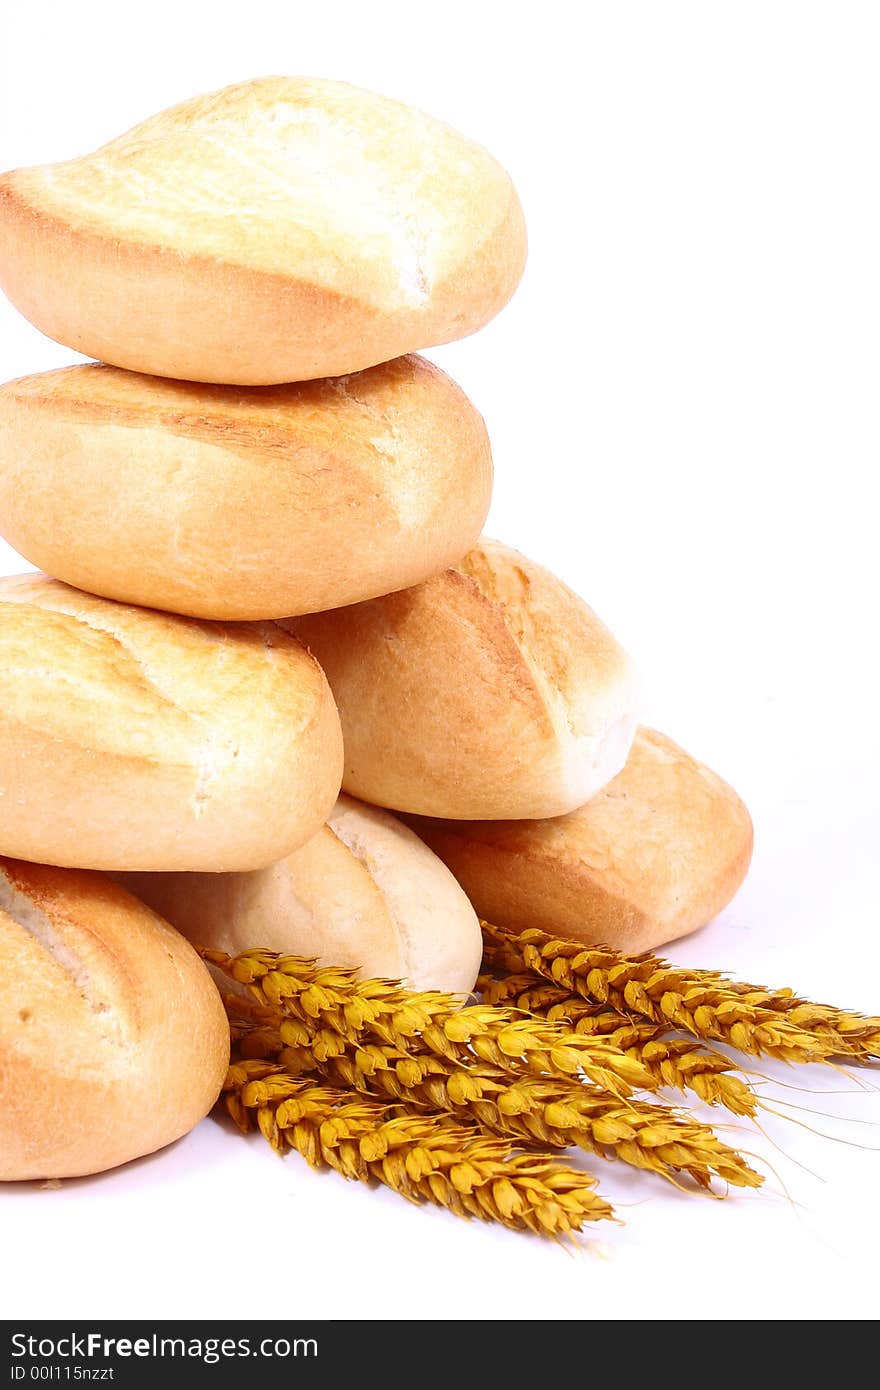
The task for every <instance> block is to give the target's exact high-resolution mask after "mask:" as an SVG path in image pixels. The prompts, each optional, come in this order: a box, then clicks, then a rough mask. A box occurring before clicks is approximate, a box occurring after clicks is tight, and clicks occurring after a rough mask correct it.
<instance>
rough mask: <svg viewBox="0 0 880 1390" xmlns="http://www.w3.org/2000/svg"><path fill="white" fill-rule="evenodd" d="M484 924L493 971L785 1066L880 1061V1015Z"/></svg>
mask: <svg viewBox="0 0 880 1390" xmlns="http://www.w3.org/2000/svg"><path fill="white" fill-rule="evenodd" d="M482 926H483V940H484V947H485V953H484V961H485V963H486V965H487V966H488V967H489V968H490V969H492V968H498V967H501V968H503V969H505V970H508V971H510V972H512V973H516V974H519V973H523V972H526V973H531V974H532V975H533V976H537V977H539V978H540V979H544V980H548V981H550V982H551V983H552V984H556V985H559V986H561V987H562V988H563V989H564V990H565V991H567V992H568V993H569V994H577V995H580V996H581V997H583V998H584V999H586V1000H588V1001H590V1002H591V1003H598V1004H602V1005H606V1006H610V1007H611V1008H612V1009H615V1010H617V1011H618V1012H619V1013H634V1014H639V1015H641V1016H642V1017H643V1018H646V1019H649V1020H650V1021H651V1022H653V1023H657V1024H663V1025H664V1026H665V1027H673V1028H680V1029H681V1030H682V1031H684V1032H687V1033H691V1034H692V1035H693V1036H694V1037H696V1038H711V1039H714V1040H715V1041H718V1042H724V1043H729V1044H730V1045H731V1046H733V1047H735V1048H737V1049H738V1050H739V1051H740V1052H745V1053H747V1054H749V1055H751V1056H755V1057H759V1056H761V1055H762V1054H763V1053H766V1054H768V1055H769V1056H773V1057H780V1058H782V1059H783V1060H784V1061H788V1062H818V1061H824V1060H826V1059H828V1058H830V1057H836V1056H844V1057H849V1058H852V1059H868V1058H871V1057H877V1056H880V1018H870V1017H865V1016H863V1015H861V1014H855V1013H850V1012H847V1011H845V1010H839V1009H834V1008H831V1007H830V1006H828V1005H813V1004H809V1003H807V1002H806V1001H803V1000H798V999H797V998H796V996H794V995H791V994H790V993H789V992H786V991H781V992H774V991H771V990H766V989H762V988H760V987H758V986H754V985H746V986H743V985H739V984H737V983H736V982H731V981H728V980H727V979H725V977H724V976H722V975H719V974H718V973H717V972H714V971H701V970H691V969H683V968H678V967H675V966H672V965H670V964H669V963H668V962H667V961H664V960H662V959H660V958H659V957H658V956H654V955H650V954H646V955H642V956H632V957H628V956H622V955H620V954H619V953H618V952H617V951H613V950H611V949H610V948H609V947H606V946H596V947H585V946H583V945H581V944H579V943H577V942H573V941H561V940H555V939H554V938H553V937H550V936H547V935H545V933H544V932H539V931H534V930H531V931H526V932H523V933H522V934H521V935H519V936H517V935H514V934H513V933H511V932H507V931H503V930H502V929H501V928H499V927H494V926H492V925H491V924H490V923H488V922H484V923H483V924H482Z"/></svg>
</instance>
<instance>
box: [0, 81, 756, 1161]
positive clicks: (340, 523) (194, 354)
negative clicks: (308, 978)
mask: <svg viewBox="0 0 880 1390" xmlns="http://www.w3.org/2000/svg"><path fill="white" fill-rule="evenodd" d="M525 254H526V242H525V229H524V223H523V216H522V211H521V208H520V205H519V201H518V199H517V196H516V192H515V190H514V188H513V185H512V183H511V180H510V178H509V177H508V175H507V174H506V173H505V171H504V170H503V169H502V168H501V167H500V166H499V165H498V164H497V163H496V161H495V160H494V159H492V158H491V156H490V155H488V154H487V153H486V152H485V151H484V150H482V149H481V148H479V147H478V146H477V145H474V144H473V143H471V142H470V141H468V140H466V139H464V138H463V137H462V136H460V135H458V134H457V133H456V132H455V131H453V130H451V129H449V128H448V127H447V126H445V125H443V124H441V123H440V122H438V121H435V120H433V119H431V118H430V117H428V116H425V115H423V114H422V113H420V112H418V111H414V110H411V109H409V108H407V107H405V106H402V105H400V104H398V103H397V102H394V101H390V100H387V99H385V98H383V97H380V96H376V95H373V94H370V93H367V92H363V91H360V90H358V89H357V88H354V87H350V86H347V85H345V84H342V83H336V82H329V81H319V80H311V79H308V80H304V79H282V78H277V79H267V80H262V81H255V82H248V83H244V84H241V85H239V86H235V87H231V88H228V89H226V90H225V91H221V92H217V93H214V94H212V95H210V96H207V97H200V98H198V99H196V100H193V101H189V102H186V103H184V104H183V105H181V106H178V107H175V108H174V109H173V110H170V111H168V112H165V113H163V114H161V115H159V116H156V117H154V118H152V119H151V120H148V121H146V122H145V123H144V124H143V125H141V126H138V127H137V128H136V129H134V130H133V131H130V132H129V133H128V134H126V135H124V136H122V137H120V138H119V139H117V140H114V141H112V142H111V143H110V144H109V145H106V146H104V147H103V148H102V149H100V150H98V151H97V152H96V153H94V154H92V155H88V156H86V157H85V158H82V159H77V160H72V161H69V162H67V163H64V164H59V165H52V166H47V167H43V168H37V169H25V170H18V171H16V172H14V173H11V174H7V175H5V176H4V177H2V178H0V284H2V287H3V288H4V290H5V291H6V293H7V294H8V295H9V297H10V299H11V300H12V301H13V303H15V304H16V305H17V306H18V307H19V308H20V309H21V311H22V312H23V313H24V314H25V315H26V316H27V317H28V318H29V319H30V320H31V321H32V322H33V323H34V324H35V325H36V326H37V327H38V328H40V329H41V330H42V331H43V332H45V333H46V334H48V335H49V336H50V337H53V338H55V339H57V340H58V341H59V342H61V343H63V344H65V345H67V346H68V347H72V348H75V349H77V350H78V351H79V352H81V353H83V354H86V355H88V356H91V357H94V358H96V359H99V361H96V362H94V363H89V364H84V365H80V366H74V367H69V368H66V369H63V370H60V371H55V372H48V373H44V374H41V375H37V376H27V377H23V378H21V379H20V380H17V381H13V382H10V383H8V384H7V385H6V386H4V387H0V533H2V534H3V535H4V536H5V537H6V539H7V540H9V541H10V542H11V543H12V544H13V545H14V546H15V547H16V548H17V549H18V550H19V552H20V553H21V554H22V555H23V556H24V557H25V558H26V560H28V561H30V562H31V563H32V564H33V565H36V566H39V567H40V569H41V570H42V571H44V573H29V574H23V575H19V576H16V577H14V578H8V579H4V580H0V693H2V700H0V855H2V856H5V858H3V859H2V861H0V943H2V952H0V1178H5V1179H15V1178H34V1177H40V1178H47V1177H64V1176H69V1175H73V1174H81V1173H89V1172H94V1171H97V1170H99V1169H102V1168H106V1167H110V1166H112V1165H114V1164H118V1163H122V1162H125V1161H126V1160H128V1159H131V1158H133V1157H136V1156H138V1155H142V1154H144V1153H147V1152H150V1151H152V1150H153V1149H155V1148H158V1147H160V1146H161V1145H163V1144H167V1143H169V1142H170V1141H172V1140H173V1139H175V1138H177V1137H179V1136H180V1135H181V1134H183V1133H185V1132H186V1131H187V1130H188V1129H190V1128H191V1127H192V1126H193V1124H195V1123H196V1122H197V1120H198V1119H199V1118H201V1117H202V1116H203V1115H204V1114H206V1113H207V1111H208V1110H209V1109H210V1108H211V1106H212V1104H213V1102H214V1100H215V1098H216V1095H217V1093H218V1090H219V1087H220V1084H221V1081H222V1077H223V1074H224V1070H225V1066H226V1062H227V1059H228V1045H229V1039H228V1029H227V1026H226V1019H225V1012H224V1010H223V1007H222V1004H221V1001H220V998H219V996H218V994H217V991H216V989H215V986H214V984H213V982H212V980H211V977H210V975H209V974H208V972H207V970H206V968H205V967H204V966H203V965H202V963H201V961H200V960H199V958H198V956H197V954H196V952H195V951H194V950H193V949H192V946H191V945H189V944H188V943H187V941H186V940H185V938H189V940H190V941H191V942H194V943H197V944H201V945H204V946H209V947H217V948H220V949H224V950H229V951H236V950H240V949H245V948H248V947H254V946H266V947H270V948H273V949H276V950H280V951H285V952H293V953H297V954H301V955H306V956H311V957H316V958H317V959H318V960H320V961H323V962H327V963H334V964H340V965H349V966H353V967H356V968H357V969H358V970H359V971H361V973H362V974H363V975H365V976H370V975H382V976H387V977H393V978H401V979H403V980H405V981H406V982H407V983H408V984H409V985H411V986H412V987H414V988H433V989H443V990H447V991H450V992H453V993H455V994H459V995H461V996H466V995H467V993H468V992H469V991H470V990H471V989H472V987H473V985H474V981H475V979H476V976H477V972H478V968H479V963H480V957H481V936H480V928H479V922H478V916H477V914H482V915H484V916H490V917H493V918H494V919H495V920H497V921H498V922H499V923H500V924H502V925H505V926H516V927H521V928H525V927H529V926H540V927H543V928H545V929H547V930H550V931H554V932H557V933H559V934H563V935H566V936H569V937H575V938H577V939H582V940H584V941H597V940H604V941H608V942H610V943H611V944H614V945H618V946H621V947H624V948H629V949H642V948H643V947H646V946H653V945H657V944H659V943H660V942H662V941H665V940H669V939H670V938H671V937H673V936H676V935H680V934H681V933H683V932H687V931H690V930H692V929H693V928H694V927H697V926H699V925H701V924H702V923H703V922H705V921H706V920H708V919H709V918H710V917H711V916H712V915H714V914H715V913H716V912H717V911H718V910H719V909H720V908H721V907H722V906H723V905H724V904H725V902H726V901H727V900H728V899H729V898H730V896H731V895H732V893H733V892H734V891H735V890H736V887H737V886H738V883H739V882H740V880H741V878H742V876H743V874H744V873H745V870H746V867H747V864H748V859H749V853H750V847H751V827H750V822H749V817H748V814H747V812H746V811H745V808H744V807H743V805H742V803H741V802H740V801H739V799H738V798H737V797H736V795H735V794H734V793H733V792H732V791H731V789H730V788H729V787H727V786H725V784H724V783H723V782H721V780H720V779H719V778H717V777H716V776H715V775H714V774H713V773H711V772H710V771H709V770H708V769H707V768H705V767H703V766H701V765H700V764H699V763H696V762H694V760H693V759H691V758H689V757H688V756H687V755H686V754H685V753H684V752H683V751H682V750H681V749H679V748H677V747H676V746H675V745H674V744H673V743H671V742H670V741H669V740H668V739H665V738H663V737H662V736H661V735H659V734H655V733H653V732H651V731H650V730H646V729H640V728H639V727H638V683H637V679H636V676H635V673H634V670H633V667H632V663H631V662H630V660H629V658H628V657H627V655H626V653H625V652H624V651H623V650H622V649H621V647H620V646H619V644H618V643H617V642H616V641H615V639H614V637H613V636H612V634H611V633H610V632H609V631H608V629H607V628H606V627H605V626H604V625H603V623H602V622H601V621H600V619H599V618H598V617H597V616H596V614H595V613H593V612H592V611H591V610H590V609H589V608H588V607H587V605H586V604H585V603H584V602H583V601H582V600H581V599H579V598H578V597H577V596H576V595H575V594H573V593H572V592H571V591H570V590H569V589H567V588H566V587H565V586H564V585H563V584H562V583H560V582H559V581H558V580H557V579H556V578H554V576H553V575H552V574H550V573H548V572H547V571H546V570H545V569H542V568H541V567H540V566H539V565H536V564H534V563H532V562H531V561H529V560H527V559H526V558H524V557H523V556H522V555H519V554H517V553H516V552H515V551H513V550H509V549H507V548H506V547H505V546H502V545H499V544H497V543H495V542H492V541H488V540H485V539H481V531H482V527H483V523H484V521H485V518H486V514H487V511H488V507H489V501H490V493H491V481H492V459H491V454H490V448H489V441H488V438H487V434H486V429H485V426H484V424H483V421H482V419H481V417H480V415H479V413H478V412H477V410H476V409H475V408H474V406H473V405H472V404H471V403H470V401H469V400H468V399H467V397H466V396H465V395H464V393H463V392H462V391H461V390H460V388H459V387H458V386H457V385H456V384H455V383H454V382H452V381H451V380H450V379H449V378H448V377H447V376H446V375H445V374H444V373H443V372H441V371H440V370H439V369H438V368H436V367H435V366H433V365H432V364H431V363H429V362H428V361H426V360H425V359H423V358H421V357H418V356H415V355H413V354H414V352H415V351H416V350H419V349H424V348H429V347H432V346H434V345H437V344H440V343H445V342H449V341H452V340H454V339H457V338H460V337H463V336H464V335H466V334H469V333H472V332H474V331H475V330H477V329H479V328H480V327H481V326H482V325H483V324H485V323H486V322H488V320H489V319H491V318H492V317H493V315H495V314H496V313H497V312H498V311H499V310H500V309H501V308H502V307H503V306H504V304H505V303H506V302H507V300H508V299H509V298H510V296H511V294H512V293H513V291H514V289H515V288H516V285H517V283H518V281H519V278H520V275H521V273H522V270H523V266H524V262H525Z"/></svg>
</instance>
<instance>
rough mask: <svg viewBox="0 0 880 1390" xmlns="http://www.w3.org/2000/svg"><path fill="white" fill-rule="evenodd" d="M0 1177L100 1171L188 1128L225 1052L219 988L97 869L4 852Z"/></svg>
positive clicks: (215, 1081)
mask: <svg viewBox="0 0 880 1390" xmlns="http://www.w3.org/2000/svg"><path fill="white" fill-rule="evenodd" d="M0 956H2V958H3V967H4V968H3V970H2V971H0V1180H3V1181H10V1180H16V1179H22V1178H55V1177H59V1178H63V1177H75V1176H78V1175H79V1174H84V1173H96V1172H101V1171H103V1170H104V1169H105V1168H112V1167H115V1166H116V1165H117V1164H120V1163H126V1162H127V1161H128V1160H129V1159H132V1158H137V1157H139V1156H141V1155H143V1154H147V1153H152V1152H153V1151H154V1150H155V1149H158V1148H161V1147H162V1146H163V1145H165V1144H170V1143H171V1142H172V1141H173V1140H175V1139H177V1138H179V1137H180V1136H181V1135H182V1134H186V1133H187V1131H188V1130H190V1129H192V1127H193V1125H195V1124H196V1123H197V1122H198V1121H199V1120H200V1119H201V1118H202V1116H203V1115H205V1114H207V1112H208V1111H209V1110H210V1108H211V1106H212V1105H213V1103H214V1101H215V1099H216V1097H217V1094H218V1092H219V1090H220V1085H221V1083H222V1080H223V1076H224V1074H225V1070H226V1066H227V1062H228V1058H229V1030H228V1026H227V1023H226V1015H225V1012H224V1010H223V1006H222V1004H221V1002H220V997H219V995H218V993H217V991H216V989H215V988H214V985H213V984H212V982H211V979H210V976H209V975H208V973H207V971H206V970H205V967H204V966H203V965H202V963H201V961H200V960H199V959H198V957H197V956H196V954H195V952H194V951H193V950H192V948H191V947H190V946H189V945H188V943H187V942H185V941H184V940H183V938H182V937H181V936H179V935H178V934H177V932H174V931H172V930H171V928H170V927H169V926H168V925H167V923H165V922H163V921H162V920H161V919H160V918H158V917H156V916H155V914H154V913H153V912H151V911H150V910H149V909H148V908H146V907H144V906H143V905H142V904H141V903H139V902H137V901H136V900H135V899H134V898H132V897H131V896H130V895H129V894H128V893H126V892H124V891H123V889H122V888H119V887H117V885H116V884H113V883H111V882H110V881H109V880H108V879H106V878H104V877H103V876H102V875H101V874H92V873H85V872H81V871H79V870H75V869H54V868H47V867H45V866H44V865H41V864H25V863H17V862H16V861H14V860H0Z"/></svg>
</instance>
